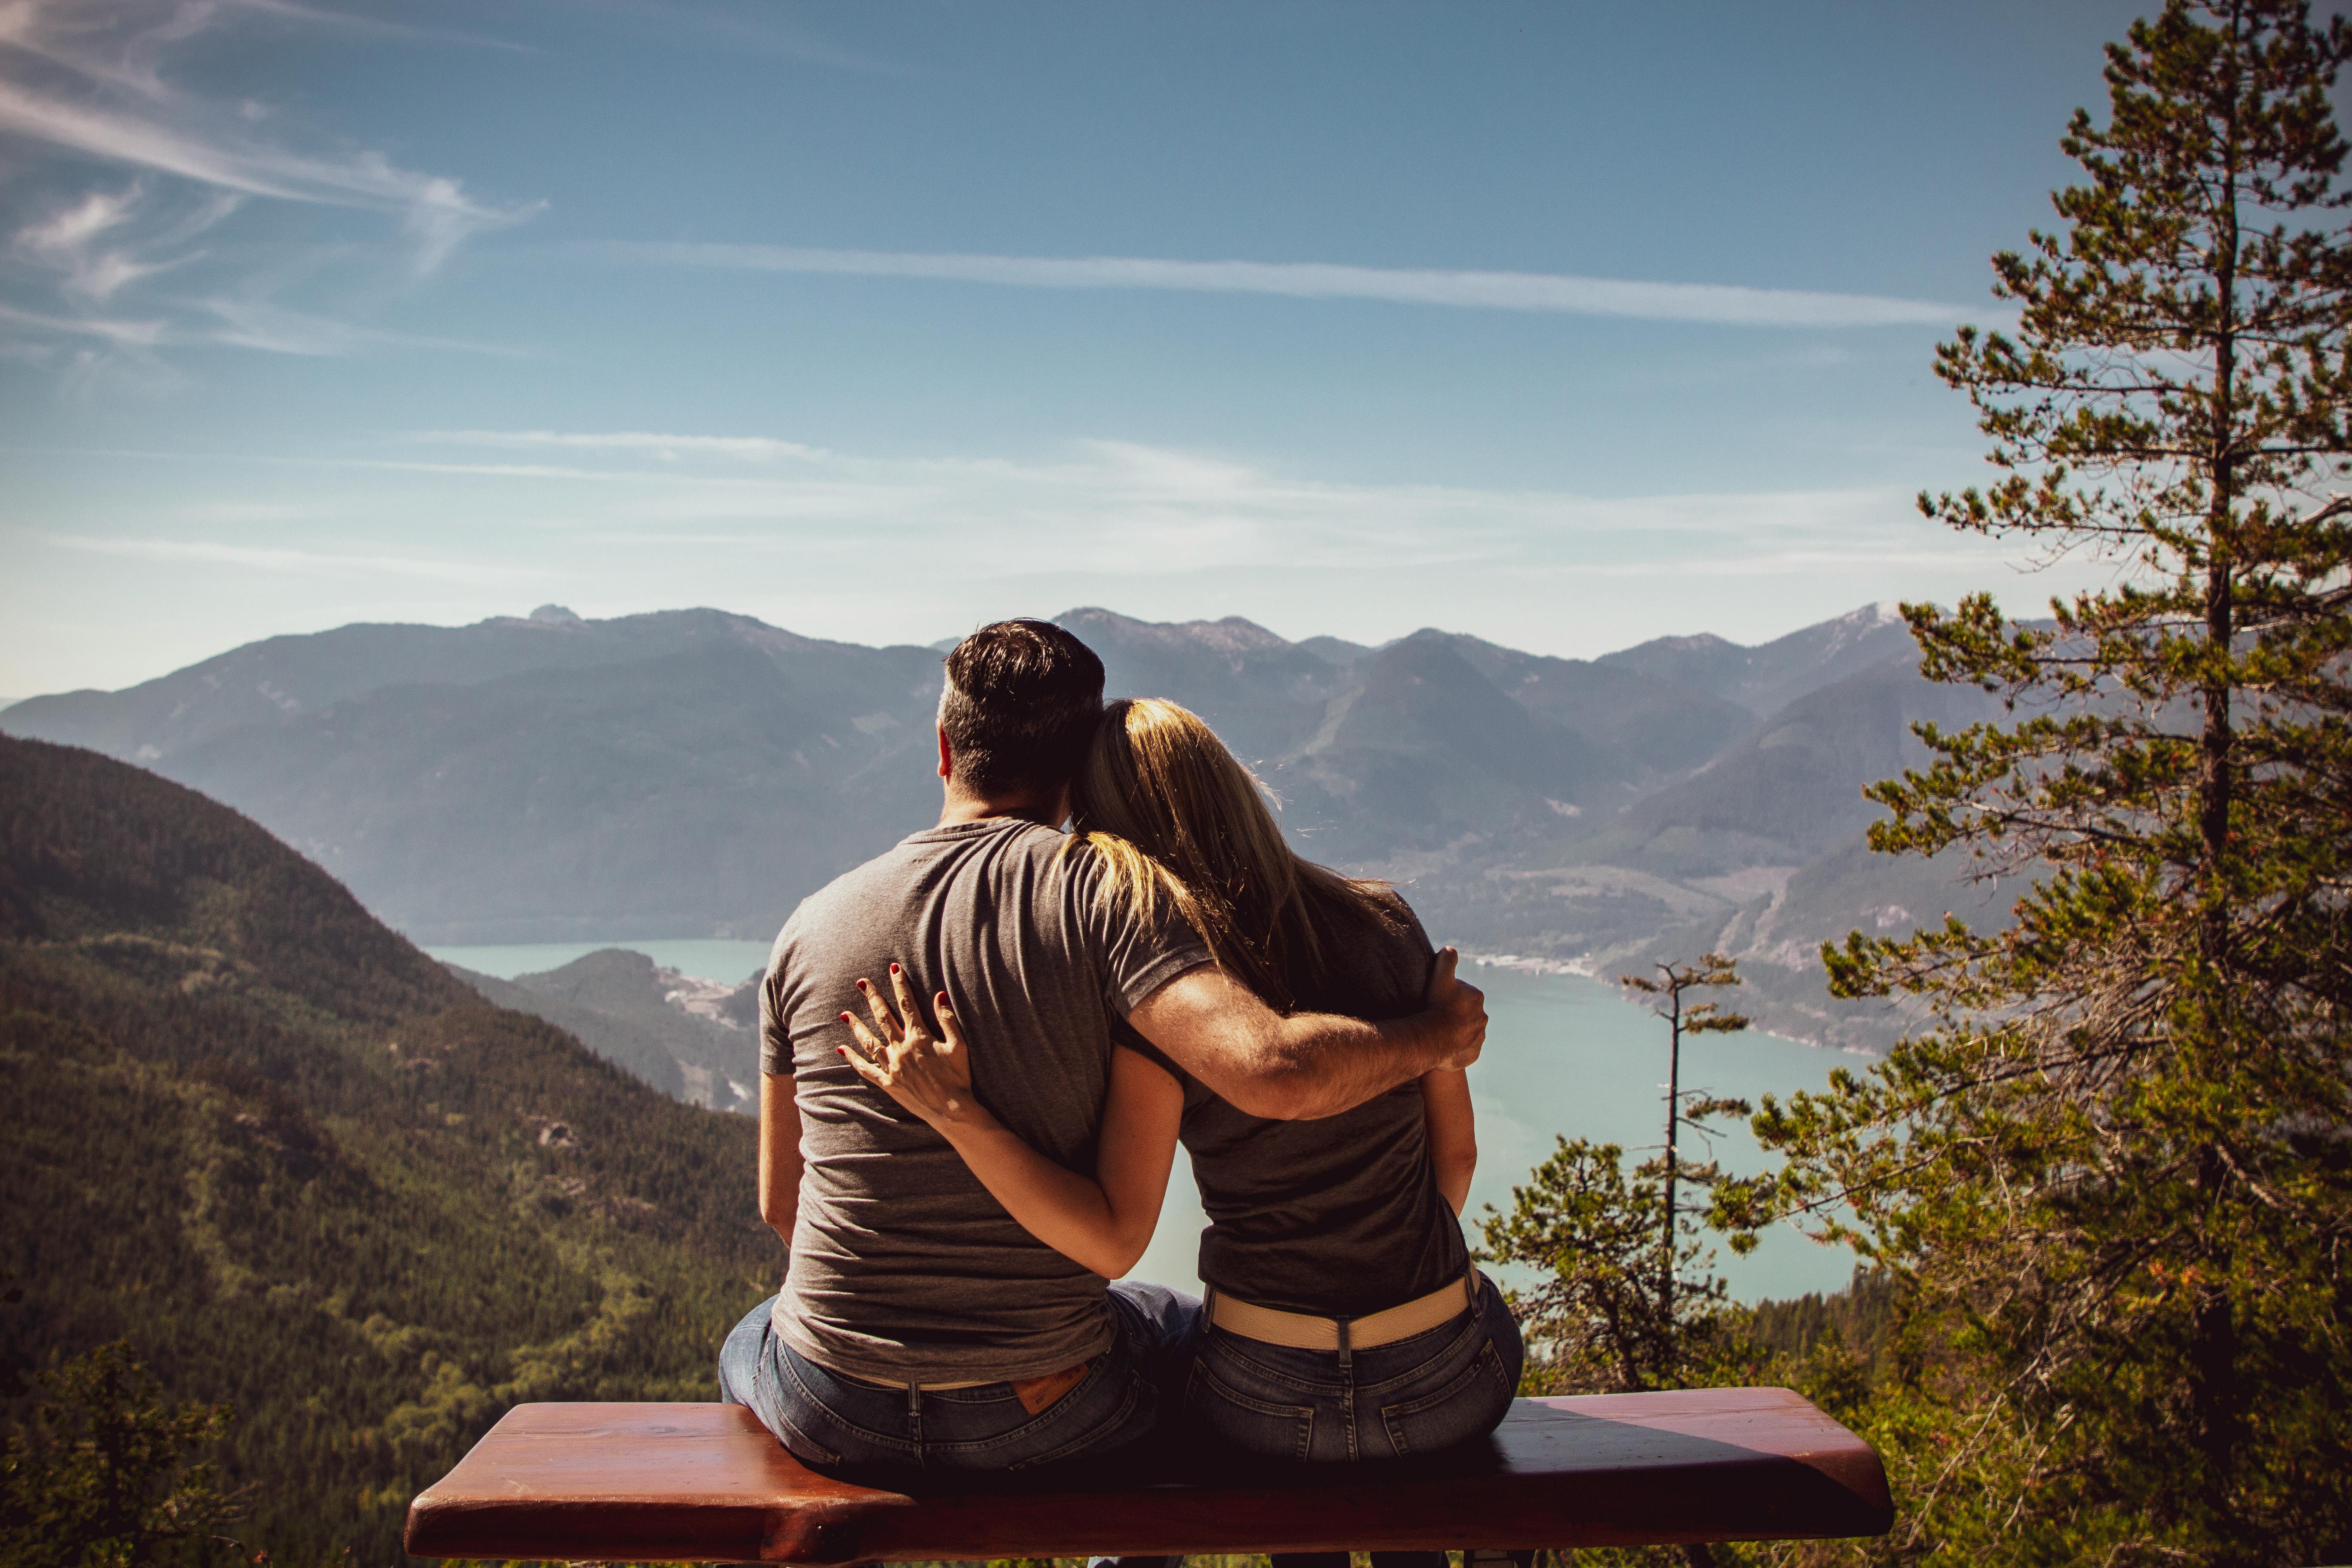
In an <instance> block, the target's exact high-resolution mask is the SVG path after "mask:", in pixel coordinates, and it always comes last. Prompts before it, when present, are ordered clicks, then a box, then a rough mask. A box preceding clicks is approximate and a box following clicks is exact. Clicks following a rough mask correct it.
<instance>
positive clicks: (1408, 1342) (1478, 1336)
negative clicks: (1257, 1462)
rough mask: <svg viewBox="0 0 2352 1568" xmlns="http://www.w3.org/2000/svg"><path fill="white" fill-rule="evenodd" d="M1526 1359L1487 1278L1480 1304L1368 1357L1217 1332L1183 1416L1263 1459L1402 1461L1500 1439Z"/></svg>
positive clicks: (1195, 1374)
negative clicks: (1490, 1436)
mask: <svg viewBox="0 0 2352 1568" xmlns="http://www.w3.org/2000/svg"><path fill="white" fill-rule="evenodd" d="M1343 1341H1344V1336H1343ZM1525 1359H1526V1352H1525V1350H1524V1349H1523V1348H1522V1347H1521V1345H1520V1343H1519V1329H1518V1325H1517V1323H1515V1322H1514V1321H1511V1312H1510V1309H1509V1308H1508V1307H1507V1306H1505V1305H1504V1304H1503V1293H1502V1292H1501V1291H1500V1290H1497V1289H1496V1288H1495V1285H1494V1281H1492V1280H1490V1279H1486V1278H1485V1277H1484V1276H1481V1277H1480V1283H1479V1289H1478V1300H1477V1304H1476V1305H1475V1307H1473V1308H1471V1309H1469V1310H1465V1311H1464V1312H1463V1313H1461V1314H1460V1315H1459V1316H1458V1317H1455V1318H1454V1319H1453V1320H1452V1321H1448V1322H1444V1323H1441V1324H1439V1325H1438V1326H1437V1327H1436V1328H1433V1329H1430V1330H1428V1331H1425V1332H1423V1333H1418V1334H1414V1335H1413V1336H1412V1337H1411V1338H1410V1339H1402V1340H1396V1341H1392V1342H1390V1343H1388V1344H1384V1345H1377V1346H1375V1347H1373V1348H1372V1349H1370V1350H1349V1349H1346V1348H1342V1349H1340V1350H1337V1351H1308V1350H1293V1349H1291V1348H1290V1347H1288V1346H1286V1345H1270V1344H1266V1343H1265V1342H1262V1341H1258V1340H1249V1339H1244V1338H1242V1337H1241V1336H1240V1335H1238V1334H1233V1333H1228V1332H1226V1331H1223V1330H1222V1329H1216V1328H1212V1329H1210V1330H1209V1331H1207V1332H1206V1333H1205V1334H1203V1335H1202V1342H1201V1349H1200V1353H1199V1355H1198V1356H1197V1358H1196V1359H1195V1360H1194V1361H1193V1363H1192V1375H1191V1380H1190V1381H1189V1382H1188V1384H1186V1386H1185V1391H1184V1407H1185V1414H1186V1415H1188V1416H1190V1417H1191V1419H1192V1425H1193V1426H1194V1427H1195V1428H1196V1429H1197V1430H1198V1431H1199V1432H1200V1433H1201V1434H1202V1436H1204V1437H1206V1438H1207V1439H1208V1440H1209V1441H1211V1442H1212V1443H1215V1444H1221V1445H1223V1447H1228V1448H1233V1449H1237V1450H1240V1451H1242V1452H1244V1453H1248V1454H1253V1455H1256V1456H1259V1457H1261V1458H1268V1459H1290V1460H1302V1461H1312V1462H1316V1463H1321V1462H1324V1461H1327V1460H1338V1461H1344V1460H1349V1459H1386V1458H1399V1459H1401V1458H1407V1457H1409V1456H1411V1455H1414V1454H1426V1453H1430V1452H1432V1451H1433V1450H1435V1449H1439V1448H1444V1447H1452V1446H1453V1445H1454V1444H1456V1443H1461V1442H1465V1441H1467V1440H1469V1439H1470V1438H1473V1437H1481V1436H1486V1434H1487V1433H1489V1432H1492V1431H1493V1430H1494V1429H1495V1428H1496V1426H1498V1425H1499V1424H1500V1423H1501V1422H1502V1419H1503V1416H1504V1415H1505V1414H1506V1413H1507V1411H1508V1410H1509V1409H1510V1407H1511V1396H1512V1395H1513V1394H1517V1392H1518V1386H1519V1367H1520V1364H1521V1363H1522V1362H1523V1361H1524V1360H1525Z"/></svg>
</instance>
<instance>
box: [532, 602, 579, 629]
mask: <svg viewBox="0 0 2352 1568" xmlns="http://www.w3.org/2000/svg"><path fill="white" fill-rule="evenodd" d="M530 618H531V619H532V620H534V621H537V622H538V623H539V624H540V625H541V626H578V625H579V624H580V617H579V616H577V615H575V614H573V613H572V609H571V607H570V606H569V605H541V606H540V607H539V608H537V609H535V610H533V611H532V612H531V613H530Z"/></svg>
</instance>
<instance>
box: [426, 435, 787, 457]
mask: <svg viewBox="0 0 2352 1568" xmlns="http://www.w3.org/2000/svg"><path fill="white" fill-rule="evenodd" d="M409 439H410V440H412V441H419V442H425V443H430V444H434V445H440V446H456V447H561V448H563V449H566V450H570V451H596V452H651V453H653V454H654V455H655V456H656V457H659V458H665V459H675V458H681V457H689V456H690V457H719V458H738V459H740V460H742V461H745V462H761V463H764V462H773V461H775V460H777V459H778V458H823V457H825V456H828V455H829V454H827V453H826V452H825V451H824V448H823V447H806V446H803V445H802V444H801V443H799V442H797V441H779V440H776V439H774V438H772V437H766V436H664V435H658V434H656V433H654V432H652V431H646V430H616V431H610V432H582V431H567V430H418V431H415V432H414V433H412V434H411V435H410V437H409Z"/></svg>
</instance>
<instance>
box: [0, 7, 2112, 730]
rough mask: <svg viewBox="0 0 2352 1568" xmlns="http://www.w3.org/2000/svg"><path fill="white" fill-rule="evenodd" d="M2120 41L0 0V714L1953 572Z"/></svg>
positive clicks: (1596, 607) (1590, 644)
mask: <svg viewBox="0 0 2352 1568" xmlns="http://www.w3.org/2000/svg"><path fill="white" fill-rule="evenodd" d="M2140 9H2142V7H2140V6H2136V5H2112V4H2106V3H2105V0H2069V3H2068V4H2066V5H2047V4H2042V3H2038V0H2036V3H2014V4H2012V3H2010V0H1970V3H1969V4H1967V5H1927V4H1916V5H1914V4H1899V5H1887V4H1883V3H1870V0H1853V3H1846V4H1812V3H1807V0H1780V3H1776V4H1774V5H1753V4H1738V3H1730V0H1726V3H1722V4H1693V3H1676V0H1660V3H1658V4H1654V5H1621V4H1606V5H1602V4H1580V3H1572V0H1541V3H1538V4H1527V5H1517V4H1505V3H1500V0H1470V3H1465V4H1456V5H1437V4H1431V3H1424V4H1418V5H1392V4H1387V3H1384V0H1334V3H1329V4H1325V3H1319V0H1270V3H1255V0H1253V3H1251V4H1240V3H1226V0H1185V3H1183V4H1176V3H1173V0H1170V3H1164V4H1152V5H1146V4H1103V3H1099V0H1089V3H1085V4H1029V3H1024V0H990V3H987V4H981V3H978V0H894V3H891V4H882V3H880V0H866V3H863V4H848V3H834V4H814V3H799V0H563V3H560V4H559V3H555V0H467V3H466V4H462V5H461V4H444V3H442V0H404V3H402V4H398V5H394V4H389V3H386V4H376V5H360V4H342V5H335V6H330V5H327V4H325V3H323V0H320V3H319V4H310V3H298V0H0V697H23V696H28V695H32V694H34V693H37V692H45V691H55V690H62V689H74V688H80V687H100V688H108V689H112V688H118V687H121V686H126V685H130V684H132V683H135V682H138V681H140V680H143V679H151V678H153V677H155V676H158V675H162V674H163V673H165V672H167V671H169V670H171V669H173V668H179V667H182V666H184V665H186V664H189V663H192V662H194V661H195V660H198V659H201V658H206V657H209V656H211V655H213V654H215V653H218V652H221V651H223V650H225V649H226V648H228V647H234V646H236V645H237V644H239V643H243V642H247V641H250V640H253V639H255V638H258V637H268V636H275V635H278V634H283V633H293V632H306V631H314V630H320V629H323V628H326V627H330V626H340V625H342V624H345V623H347V622H352V621H362V620H365V621H416V622H428V623H436V624H444V625H454V624H459V623H463V622H467V621H472V620H477V619H479V618H482V617H484V616H496V615H520V614H524V613H527V612H529V611H530V609H531V608H533V607H534V606H536V605H541V604H544V603H560V604H562V605H568V606H570V607H571V608H572V609H573V610H575V611H576V612H578V613H579V614H581V615H583V616H592V617H601V616H617V615H625V614H632V613H636V612H640V611H646V610H656V609H666V608H676V607H680V606H686V605H716V606H718V607H720V608H723V609H729V610H734V611H739V612H741V613H744V614H749V615H753V616H760V617H761V618H762V619H764V620H767V621H770V622H772V623H774V624H776V625H780V626H787V627H790V628H791V629H793V630H795V631H798V632H802V633H804V634H807V635H810V636H815V637H835V638H840V639H844V640H848V641H855V642H865V643H885V642H922V643H928V642H930V641H932V640H934V639H937V638H940V637H947V636H952V635H956V634H958V633H961V632H962V631H965V630H969V629H970V628H971V626H975V625H977V624H979V623H981V622H982V621H985V620H989V619H992V618H995V617H998V616H1006V615H1024V614H1025V615H1053V614H1055V613H1058V612H1060V611H1062V610H1065V609H1068V608H1071V607H1074V606H1076V605H1105V606H1108V607H1109V608H1112V609H1115V610H1118V611H1121V612H1123V613H1126V614H1129V615H1132V616H1142V617H1145V618H1148V619H1154V620H1180V619H1192V618H1215V617H1219V616H1228V615H1240V616H1247V617H1249V618H1250V619H1252V620H1254V621H1256V622H1258V623H1259V624H1261V625H1263V626H1267V627H1269V628H1271V629H1273V630H1274V631H1276V632H1278V633H1280V634H1281V635H1283V636H1285V637H1294V638H1296V637H1308V636H1313V635H1317V634H1330V635H1335V636H1339V637H1348V638H1351V639H1353V640H1357V641H1361V642H1379V641H1382V640H1385V639H1387V638H1389V637H1398V636H1402V635H1403V634H1405V633H1408V632H1411V631H1412V630H1414V629H1416V628H1418V627H1421V626H1441V627H1444V628H1446V629H1449V630H1454V631H1463V632H1470V633H1474V634H1475V635H1477V636H1480V637H1486V638H1489V639H1491V640H1493V641H1496V642H1500V643H1505V644H1507V645H1509V646H1512V647H1522V648H1528V649H1530V650H1533V651H1537V652H1541V653H1550V654H1559V655H1563V656H1570V657H1589V656H1591V655H1593V654H1597V653H1601V652H1605V651H1608V650H1610V649H1612V648H1616V647H1626V646H1629V645H1631V644H1633V643H1635V642H1639V641H1642V640H1643V639H1645V638H1647V637H1656V636H1661V635H1667V634H1683V633H1691V632H1700V631H1710V632H1715V633H1717V634H1719V635H1722V636H1725V637H1731V638H1733V639H1735V640H1738V641H1741V642H1757V641H1761V640H1764V639H1767V638H1769V637H1776V636H1779V635H1780V634H1782V633H1785V632H1788V631H1790V630H1793V629H1795V628H1797V627H1799V626H1804V625H1807V624H1810V623H1811V622H1814V621H1818V620H1821V619H1823V618H1826V617H1828V616H1833V615H1837V614H1840V613H1842V612H1844V611H1846V610H1850V609H1852V608H1853V607H1855V606H1857V605H1863V604H1866V603H1872V602H1883V601H1888V600H1896V599H1906V598H1907V599H1915V600H1916V599H1935V600H1937V601H1939V602H1946V603H1948V602H1950V601H1951V600H1953V599H1955V598H1957V597H1958V595H1961V594H1963V593H1967V592H1970V591H1974V590H1979V589H1983V590H1990V591H1992V592H1994V593H1996V594H1997V595H2000V597H2001V598H2002V599H2003V600H2004V602H2007V603H2010V604H2011V605H2016V606H2020V607H2026V608H2031V607H2033V606H2037V605H2040V604H2041V603H2042V601H2044V600H2045V599H2046V598H2047V597H2048V596H2049V595H2051V594H2052V593H2053V592H2064V591H2072V590H2073V589H2074V588H2076V587H2080V586H2084V585H2089V584H2094V583H2096V582H2102V581H2105V580H2107V578H2108V577H2109V576H2111V575H2112V574H2113V571H2114V568H2113V567H2112V566H2111V565H2110V564H2107V563H2097V562H2083V561H2062V562H2056V563H2052V562H2046V561H2041V560H2037V559H2035V558H2033V557H2032V555H2031V554H2030V553H2028V552H2026V551H2025V550H2024V549H2023V548H2021V546H2019V545H2017V544H2014V543H2005V542H1986V541H1980V540H1972V539H1968V538H1963V537H1961V536H1958V535H1955V534H1952V533H1950V532H1949V531H1946V530H1944V529H1941V528H1939V527H1937V526H1936V525H1934V524H1931V523H1928V522H1927V521H1924V520H1923V519H1921V518H1920V517H1919V516H1918V514H1917V511H1916V506H1915V504H1914V500H1913V498H1914V497H1915V496H1916V494H1917V493H1918V492H1919V491H1920V490H1921V489H1946V488H1953V487H1957V486H1959V485H1964V484H1968V483H1971V482H1977V481H1979V480H1980V479H1983V478H1984V477H1986V475H1987V473H1988V470H1987V469H1986V468H1985V467H1984V465H1983V462H1982V458H1981V454H1982V452H1983V450H1984V447H1985V442H1984V440H1983V438H1982V437H1980V436H1979V434H1978V433H1977V431H1976V429H1975V427H1974V416H1973V414H1972V412H1971V411H1970V409H1969V405H1968V403H1967V400H1966V399H1965V397H1963V396H1962V395H1960V394H1959V393H1957V392H1955V391H1953V390H1951V389H1950V388H1948V387H1946V386H1944V385H1943V384H1941V383H1939V382H1937V380H1936V378H1935V376H1934V374H1933V373H1932V368H1931V367H1932V361H1933V352H1934V345H1935V344H1936V343H1937V342H1938V341H1939V340H1941V339H1944V338H1948V336H1949V335H1950V332H1951V330H1952V329H1953V327H1954V326H1955V325H1957V324H1958V323H1960V322H1963V321H1975V322H1979V323H1982V324H1987V325H1998V324H2000V321H2001V320H2002V316H2001V311H2000V305H1999V303H1998V302H1997V301H1995V300H1992V298H1991V297H1990V279H1991V273H1990V267H1989V265H1988V258H1989V257H1990V255H1991V253H1992V252H1994V251H1996V250H1999V249H2002V248H2008V247H2017V246H2020V245H2021V244H2022V243H2023V242H2024V240H2025V237H2026V234H2027V231H2028V230H2029V229H2031V228H2032V227H2035V226H2043V227H2047V226H2051V225H2052V223H2053V219H2052V216H2051V214H2050V208H2049V200H2048V197H2049V192H2050V191H2051V190H2052V189H2053V187H2055V186H2057V185H2060V184H2065V183H2067V182H2068V180H2069V179H2070V176H2071V174H2072V171H2073V165H2072V164H2071V163H2068V162H2067V161H2066V160H2065V159H2064V157H2063V154H2061V153H2060V152H2059V151H2058V147H2057V142H2058V138H2059V136H2060V135H2061V133H2062V132H2063V128H2064V125H2065V122H2066V120H2067V118H2068V116H2069V114H2070V113H2071V112H2072V111H2073V110H2074V109H2075V108H2076V107H2077V106H2090V107H2092V108H2094V109H2098V108H2099V107H2101V106H2102V105H2103V104H2104V101H2105V98H2104V89H2103V86H2102V83H2101V81H2100V79H2099V67H2100V63H2101V50H2100V46H2101V44H2102V42H2103V41H2104V40H2105V39H2108V38H2113V37H2120V36H2121V34H2122V33H2123V31H2124V29H2125V27H2126V26H2127V25H2128V23H2129V21H2130V19H2131V18H2132V17H2133V16H2135V15H2137V14H2138V12H2139V10H2140Z"/></svg>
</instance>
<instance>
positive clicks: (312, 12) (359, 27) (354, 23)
mask: <svg viewBox="0 0 2352 1568" xmlns="http://www.w3.org/2000/svg"><path fill="white" fill-rule="evenodd" d="M229 3H230V4H232V5H239V6H242V7H243V8H244V9H246V10H248V11H258V12H262V13H264V14H265V15H268V16H283V17H286V18H288V19H289V20H291V21H296V22H300V23H303V24H305V25H307V26H319V27H327V28H331V29H334V30H337V31H341V32H351V33H360V34H364V35H367V36H369V37H379V38H403V39H412V40H414V41H415V42H417V43H421V44H455V45H457V46H459V47H465V48H474V49H506V50H510V51H512V52H514V53H516V54H526V55H535V54H538V53H539V52H540V51H539V50H537V49H535V48H532V47H530V45H528V44H517V43H509V41H507V40H506V39H504V38H492V37H484V36H483V35H482V34H479V33H461V32H458V31H457V30H455V29H453V28H448V27H419V26H414V25H412V24H410V23H407V22H387V21H385V20H383V18H382V17H380V16H354V15H352V13H351V12H348V11H330V10H326V9H323V8H321V7H320V6H316V5H295V4H293V0H229Z"/></svg>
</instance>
